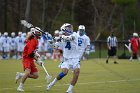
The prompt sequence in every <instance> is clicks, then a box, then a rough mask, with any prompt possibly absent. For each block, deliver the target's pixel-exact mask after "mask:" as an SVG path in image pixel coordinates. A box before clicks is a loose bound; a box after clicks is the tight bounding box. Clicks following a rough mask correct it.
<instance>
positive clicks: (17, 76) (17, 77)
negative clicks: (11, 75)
mask: <svg viewBox="0 0 140 93" xmlns="http://www.w3.org/2000/svg"><path fill="white" fill-rule="evenodd" d="M21 77H22V76H21V75H20V73H19V72H17V73H16V78H15V82H16V83H17V82H18V80H19V79H21Z"/></svg>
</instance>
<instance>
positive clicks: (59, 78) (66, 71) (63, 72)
mask: <svg viewBox="0 0 140 93" xmlns="http://www.w3.org/2000/svg"><path fill="white" fill-rule="evenodd" d="M67 73H68V69H67V68H62V72H60V73H59V74H58V75H57V77H56V78H55V79H54V80H53V81H52V82H51V83H50V84H48V86H47V90H50V88H51V87H52V86H53V85H54V84H55V83H56V82H57V81H58V80H61V79H62V78H63V77H64V76H66V75H67Z"/></svg>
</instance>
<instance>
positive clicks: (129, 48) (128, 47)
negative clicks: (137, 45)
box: [124, 44, 132, 53]
mask: <svg viewBox="0 0 140 93" xmlns="http://www.w3.org/2000/svg"><path fill="white" fill-rule="evenodd" d="M124 45H125V47H126V48H127V49H128V51H129V53H131V52H132V50H131V47H130V46H128V45H127V44H124Z"/></svg>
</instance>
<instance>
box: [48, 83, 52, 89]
mask: <svg viewBox="0 0 140 93" xmlns="http://www.w3.org/2000/svg"><path fill="white" fill-rule="evenodd" d="M52 86H53V84H52V83H50V84H49V85H48V86H47V90H48V91H49V90H50V89H51V87H52Z"/></svg>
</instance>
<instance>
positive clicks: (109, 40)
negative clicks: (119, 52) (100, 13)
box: [107, 36, 118, 47]
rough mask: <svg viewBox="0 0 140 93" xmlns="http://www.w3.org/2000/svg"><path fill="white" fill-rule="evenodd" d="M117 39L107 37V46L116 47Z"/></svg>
mask: <svg viewBox="0 0 140 93" xmlns="http://www.w3.org/2000/svg"><path fill="white" fill-rule="evenodd" d="M117 42H118V41H117V38H116V37H115V36H109V37H108V38H107V44H108V45H109V46H110V47H116V46H117Z"/></svg>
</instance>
